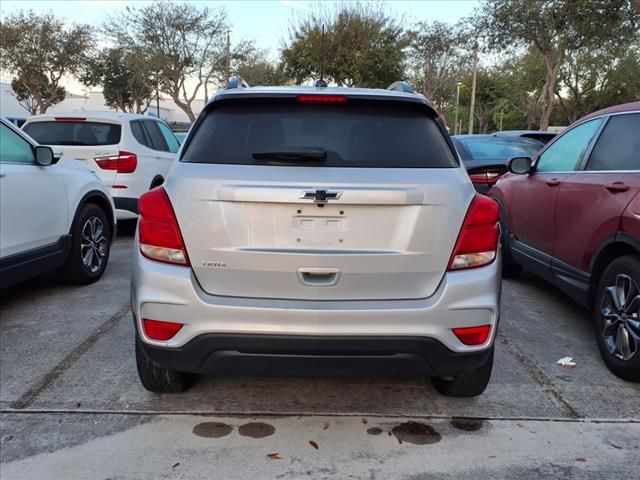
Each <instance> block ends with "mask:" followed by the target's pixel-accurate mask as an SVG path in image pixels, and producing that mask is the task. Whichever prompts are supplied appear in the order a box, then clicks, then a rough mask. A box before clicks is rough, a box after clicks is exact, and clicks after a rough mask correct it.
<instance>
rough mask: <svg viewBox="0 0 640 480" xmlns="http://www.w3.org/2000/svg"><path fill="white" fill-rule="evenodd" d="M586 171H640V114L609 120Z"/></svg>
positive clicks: (618, 116) (619, 116)
mask: <svg viewBox="0 0 640 480" xmlns="http://www.w3.org/2000/svg"><path fill="white" fill-rule="evenodd" d="M586 170H640V113H632V114H628V115H614V116H613V117H611V118H610V119H609V121H608V122H607V125H606V126H605V127H604V130H603V131H602V134H601V135H600V138H599V139H598V142H597V143H596V146H595V147H594V148H593V151H592V152H591V157H589V162H588V163H587V167H586Z"/></svg>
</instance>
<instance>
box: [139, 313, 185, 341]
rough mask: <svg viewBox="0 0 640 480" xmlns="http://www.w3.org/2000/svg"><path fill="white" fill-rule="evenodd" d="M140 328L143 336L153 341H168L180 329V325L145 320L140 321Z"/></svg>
mask: <svg viewBox="0 0 640 480" xmlns="http://www.w3.org/2000/svg"><path fill="white" fill-rule="evenodd" d="M142 326H143V328H144V333H145V335H146V336H147V337H149V338H152V339H153V340H169V339H170V338H173V337H174V336H175V334H176V333H178V332H179V331H180V329H181V328H182V324H181V323H173V322H160V321H158V320H149V319H147V318H143V319H142Z"/></svg>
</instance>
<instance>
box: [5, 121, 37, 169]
mask: <svg viewBox="0 0 640 480" xmlns="http://www.w3.org/2000/svg"><path fill="white" fill-rule="evenodd" d="M0 162H2V163H35V157H34V155H33V149H32V148H31V144H30V143H29V142H27V141H26V140H25V139H24V138H22V137H20V135H18V134H17V133H16V132H14V131H13V130H11V129H10V128H9V127H7V126H6V125H3V124H1V123H0Z"/></svg>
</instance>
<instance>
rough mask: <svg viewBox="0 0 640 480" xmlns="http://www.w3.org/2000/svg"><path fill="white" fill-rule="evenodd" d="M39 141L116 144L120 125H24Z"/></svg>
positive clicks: (44, 142) (86, 123) (48, 142)
mask: <svg viewBox="0 0 640 480" xmlns="http://www.w3.org/2000/svg"><path fill="white" fill-rule="evenodd" d="M24 131H25V132H27V133H28V134H29V135H30V136H31V137H32V138H34V139H35V140H36V141H37V142H38V143H41V144H44V145H91V146H93V145H116V144H118V143H120V131H121V127H120V125H114V124H113V123H100V122H74V121H71V122H66V121H63V122H56V121H53V122H34V123H28V124H26V125H25V126H24Z"/></svg>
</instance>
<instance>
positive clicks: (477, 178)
mask: <svg viewBox="0 0 640 480" xmlns="http://www.w3.org/2000/svg"><path fill="white" fill-rule="evenodd" d="M504 173H505V172H503V171H498V170H484V171H482V172H475V173H470V174H469V178H470V179H471V182H472V183H475V184H480V185H493V184H494V183H496V182H497V181H498V180H499V179H500V177H501V176H502V175H504Z"/></svg>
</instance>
